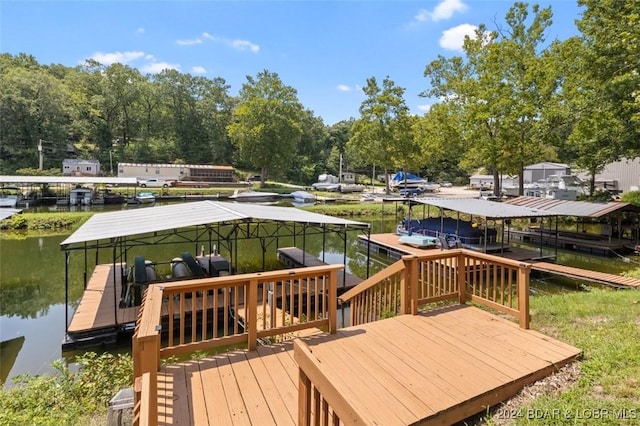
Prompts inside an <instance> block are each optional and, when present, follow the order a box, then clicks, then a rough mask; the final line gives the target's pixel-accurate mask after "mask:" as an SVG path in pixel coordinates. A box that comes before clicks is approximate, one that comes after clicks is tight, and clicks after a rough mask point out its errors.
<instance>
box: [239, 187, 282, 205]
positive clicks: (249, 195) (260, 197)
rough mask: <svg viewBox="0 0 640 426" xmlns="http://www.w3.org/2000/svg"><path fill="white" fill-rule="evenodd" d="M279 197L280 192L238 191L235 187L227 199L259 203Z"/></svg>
mask: <svg viewBox="0 0 640 426" xmlns="http://www.w3.org/2000/svg"><path fill="white" fill-rule="evenodd" d="M279 197H280V194H278V193H276V192H260V191H244V192H239V191H238V190H237V189H236V190H235V191H234V192H233V195H230V196H229V199H230V200H233V201H238V202H249V203H251V202H253V203H256V202H258V203H260V202H265V201H273V200H275V199H277V198H279Z"/></svg>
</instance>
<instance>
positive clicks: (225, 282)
mask: <svg viewBox="0 0 640 426" xmlns="http://www.w3.org/2000/svg"><path fill="white" fill-rule="evenodd" d="M342 269H344V265H323V266H317V267H310V268H296V269H292V270H279V271H270V272H262V273H255V274H243V275H231V276H225V277H219V278H202V279H194V280H189V281H186V282H180V281H176V282H171V283H158V284H152V285H150V286H148V287H147V289H146V291H145V293H144V297H143V304H142V305H141V307H140V311H139V315H138V321H137V323H136V331H135V334H134V337H133V341H132V345H133V353H134V379H135V382H136V392H135V394H136V401H135V402H136V403H135V407H136V417H135V418H136V424H149V425H155V424H157V417H158V411H157V410H158V405H157V391H158V370H159V369H160V359H161V358H163V357H168V356H171V355H177V354H183V353H188V352H194V351H196V350H209V349H212V348H214V347H216V346H221V345H227V344H238V343H246V345H247V347H248V349H249V350H253V349H255V348H256V345H257V341H258V339H260V338H265V337H269V336H274V335H277V334H286V333H293V332H296V331H299V330H302V329H308V328H316V327H318V328H320V327H326V329H327V330H328V331H329V332H330V333H335V332H336V330H337V283H338V275H337V274H338V271H340V270H342ZM260 286H262V287H261V288H262V290H261V291H262V300H261V302H260V298H259V291H260V290H259V288H260ZM267 287H269V288H273V289H274V290H273V293H272V295H270V297H274V298H275V297H278V301H279V302H281V303H282V304H283V305H282V309H281V310H280V312H281V313H282V314H281V315H280V314H279V315H278V321H279V322H280V324H277V323H276V321H272V323H271V326H270V327H271V328H270V329H264V330H260V329H259V327H258V324H259V312H258V311H259V309H258V305H259V303H261V306H262V312H265V311H266V309H265V308H264V307H265V305H266V304H267V302H268V299H269V298H268V297H266V296H267V294H268V293H267ZM231 289H233V292H232V293H231V295H230V293H229V291H231ZM219 291H222V293H219ZM219 294H220V297H221V298H222V300H223V301H222V302H220V303H219V300H220V299H219V298H218V297H219ZM240 294H242V295H241V296H240ZM209 303H211V304H209ZM273 305H275V303H273ZM311 305H313V306H314V308H313V309H311V307H310V306H311ZM231 306H233V307H234V309H235V315H236V316H237V315H238V312H237V310H238V307H239V306H242V309H243V310H244V319H245V323H244V330H242V329H240V330H239V326H238V321H237V319H236V320H233V321H232V320H231V319H229V318H228V308H229V307H231ZM303 306H304V309H303ZM163 309H166V310H165V311H164V317H163ZM218 309H222V312H224V324H218V316H217V310H218ZM196 311H197V312H198V315H200V316H201V317H202V318H201V320H200V323H201V324H200V325H201V328H198V322H197V321H196V317H197V316H198V315H195V314H194V313H195V312H196ZM208 311H210V312H213V315H214V317H213V318H212V317H211V316H209V320H210V321H211V322H213V324H217V326H221V325H222V326H223V328H224V330H225V331H224V333H225V334H224V336H221V337H218V336H216V334H215V331H213V333H214V336H213V337H211V336H210V334H211V332H212V329H211V327H210V328H208V329H207V315H208V314H207V312H208ZM273 312H275V308H273ZM296 316H297V317H296ZM303 317H304V318H303ZM189 318H190V320H189ZM285 319H286V321H285ZM163 320H166V321H167V322H168V329H167V330H165V331H166V332H167V334H168V335H169V339H168V340H169V341H168V342H167V344H166V345H165V347H163V348H161V339H160V337H161V332H162V331H163V330H162V328H161V325H162V323H163ZM272 320H273V318H272ZM294 320H295V321H294ZM174 322H175V323H176V324H177V325H176V324H174ZM221 322H222V321H221ZM217 326H216V325H214V326H213V328H216V327H217ZM174 328H177V334H175V335H174V331H175V330H174ZM231 328H233V330H232V331H231V332H230V333H231V334H227V332H228V331H229V330H230V329H231ZM188 329H190V333H189V332H187V331H186V330H188ZM174 338H175V339H176V340H179V342H178V343H177V344H176V343H174V340H173V339H174ZM142 417H144V420H143V419H142ZM145 422H146V423H145Z"/></svg>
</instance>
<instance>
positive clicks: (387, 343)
mask: <svg viewBox="0 0 640 426" xmlns="http://www.w3.org/2000/svg"><path fill="white" fill-rule="evenodd" d="M301 340H302V341H304V342H305V344H306V345H308V346H309V347H310V348H312V350H313V353H314V355H317V357H318V358H323V357H329V358H331V360H332V361H331V362H333V363H335V364H337V366H338V367H339V370H340V371H333V373H331V374H334V375H337V376H339V383H342V384H345V385H346V387H347V388H351V389H352V390H353V392H354V395H353V399H351V396H349V398H350V400H351V401H353V403H354V404H356V403H364V404H365V405H366V404H368V407H367V409H368V410H369V411H368V412H367V416H368V418H370V419H371V420H372V421H373V420H375V419H377V420H381V419H382V420H383V422H382V423H380V424H408V423H411V422H413V421H427V422H434V423H437V424H451V423H455V422H458V421H461V420H463V419H465V418H467V417H469V416H471V415H473V414H475V413H478V412H482V411H485V410H486V408H487V407H489V406H492V405H495V404H498V403H500V402H501V401H504V400H505V399H507V398H509V397H511V396H513V395H515V394H516V393H517V392H518V391H519V390H520V389H522V388H523V387H524V386H526V385H528V384H530V383H532V382H534V381H536V380H539V379H541V378H542V377H545V376H547V375H549V374H551V373H553V372H555V371H557V370H558V369H559V368H560V367H562V366H563V365H565V364H567V363H569V362H572V361H573V360H575V359H576V358H577V357H579V355H580V350H578V349H576V348H574V347H572V346H570V345H567V344H564V343H562V342H559V341H557V340H554V339H551V338H549V337H547V336H544V335H542V334H540V333H537V332H535V331H532V330H524V329H521V328H519V327H518V326H517V325H516V324H514V323H512V322H510V321H508V320H506V319H503V318H500V317H497V316H495V315H492V314H489V313H487V312H486V311H483V310H481V309H478V308H475V307H471V306H464V305H458V306H453V307H447V308H443V309H439V310H436V311H431V312H429V313H423V314H419V315H400V316H396V317H393V318H388V319H385V320H381V321H376V322H373V323H369V324H364V325H360V326H355V327H348V328H344V329H340V330H338V332H337V334H335V335H321V336H312V337H305V338H302V339H301ZM361 345H364V346H361ZM292 347H293V343H292V342H285V343H279V344H271V345H265V346H258V349H257V350H256V351H244V350H237V351H232V352H228V353H225V354H220V355H216V356H210V357H206V358H203V359H199V360H192V361H187V362H182V363H178V364H173V365H168V366H165V367H162V369H161V370H160V372H159V374H158V401H157V404H158V424H161V425H170V424H191V425H207V424H209V425H217V424H226V425H233V424H261V425H267V424H273V425H295V424H296V423H297V420H298V383H299V382H298V378H299V370H298V365H297V364H296V362H295V360H294V357H293V350H292ZM338 347H339V348H338ZM336 348H338V349H340V351H343V352H340V354H339V355H338V354H337V353H336V352H335V351H337V350H338V349H336ZM344 351H346V352H344ZM329 358H327V359H329ZM345 396H346V395H345ZM381 398H382V399H381ZM391 407H393V408H391Z"/></svg>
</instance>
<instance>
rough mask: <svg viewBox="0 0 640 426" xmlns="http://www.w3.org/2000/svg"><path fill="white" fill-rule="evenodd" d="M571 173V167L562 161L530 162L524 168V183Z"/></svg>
mask: <svg viewBox="0 0 640 426" xmlns="http://www.w3.org/2000/svg"><path fill="white" fill-rule="evenodd" d="M565 175H571V167H569V166H568V165H566V164H562V163H551V162H543V163H536V164H531V165H529V166H527V167H525V168H524V173H523V180H524V183H525V184H527V183H536V182H538V181H542V180H546V179H548V178H549V177H551V176H565Z"/></svg>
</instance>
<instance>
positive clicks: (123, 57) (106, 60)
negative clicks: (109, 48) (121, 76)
mask: <svg viewBox="0 0 640 426" xmlns="http://www.w3.org/2000/svg"><path fill="white" fill-rule="evenodd" d="M143 56H144V52H139V51H133V52H111V53H103V52H96V53H94V54H93V55H91V58H90V59H93V60H94V61H98V62H100V63H101V64H102V65H107V66H108V65H111V64H115V63H120V64H128V63H129V62H132V61H135V60H136V59H140V58H142V57H143Z"/></svg>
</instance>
